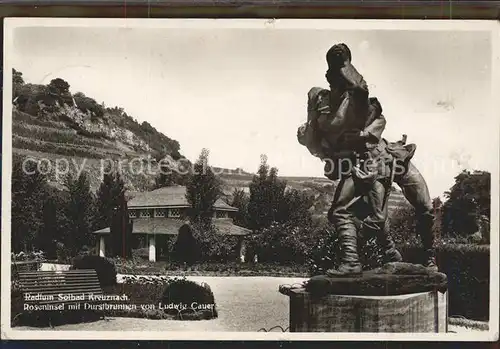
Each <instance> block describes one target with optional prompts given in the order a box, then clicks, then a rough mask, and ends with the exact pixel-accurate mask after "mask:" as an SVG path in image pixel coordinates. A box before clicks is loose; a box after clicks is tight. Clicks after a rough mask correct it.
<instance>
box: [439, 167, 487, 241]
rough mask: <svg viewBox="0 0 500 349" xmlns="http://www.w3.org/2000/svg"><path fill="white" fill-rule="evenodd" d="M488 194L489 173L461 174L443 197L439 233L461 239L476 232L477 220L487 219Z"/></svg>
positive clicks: (478, 226)
mask: <svg viewBox="0 0 500 349" xmlns="http://www.w3.org/2000/svg"><path fill="white" fill-rule="evenodd" d="M490 190H491V174H490V173H489V172H486V171H474V172H470V171H467V170H464V171H462V172H461V173H459V174H458V175H457V176H456V177H455V184H454V185H453V186H452V187H451V189H450V190H449V191H448V192H446V193H445V197H446V198H447V200H446V201H445V203H444V205H443V231H444V232H445V233H447V234H450V233H453V234H458V235H461V236H469V235H471V234H473V233H475V232H477V231H478V230H479V228H480V223H479V222H480V221H481V219H487V220H489V219H490V203H491V194H490ZM481 217H483V218H481Z"/></svg>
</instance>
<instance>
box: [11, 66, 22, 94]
mask: <svg viewBox="0 0 500 349" xmlns="http://www.w3.org/2000/svg"><path fill="white" fill-rule="evenodd" d="M23 85H24V79H23V73H21V72H20V71H17V70H15V69H12V99H13V100H14V101H15V100H16V99H17V98H18V97H19V94H20V92H21V88H22V87H23Z"/></svg>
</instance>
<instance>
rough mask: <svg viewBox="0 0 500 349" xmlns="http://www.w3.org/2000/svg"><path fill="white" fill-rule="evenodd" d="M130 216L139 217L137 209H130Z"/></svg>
mask: <svg viewBox="0 0 500 349" xmlns="http://www.w3.org/2000/svg"><path fill="white" fill-rule="evenodd" d="M128 216H129V218H137V211H136V210H129V211H128Z"/></svg>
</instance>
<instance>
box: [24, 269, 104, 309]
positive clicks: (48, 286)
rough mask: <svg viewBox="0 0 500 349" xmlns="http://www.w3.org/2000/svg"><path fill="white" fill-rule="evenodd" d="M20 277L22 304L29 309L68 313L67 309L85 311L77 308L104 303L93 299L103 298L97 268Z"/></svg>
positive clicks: (42, 272) (40, 272)
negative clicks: (34, 307)
mask: <svg viewBox="0 0 500 349" xmlns="http://www.w3.org/2000/svg"><path fill="white" fill-rule="evenodd" d="M18 276H19V281H18V282H19V288H20V290H21V292H22V293H23V298H24V300H23V302H24V304H27V305H29V306H44V307H52V308H53V309H57V310H62V309H59V308H57V306H59V307H64V310H68V307H69V310H72V309H73V310H80V309H83V308H77V307H78V306H80V307H81V305H82V304H83V303H97V302H101V303H102V300H100V299H99V297H97V298H94V297H93V296H102V295H103V291H102V288H101V285H100V283H99V279H98V277H97V273H96V271H95V270H94V269H88V270H87V269H81V270H69V271H36V272H20V273H19V274H18ZM72 305H73V306H74V307H73V308H71V306H72ZM47 311H48V312H49V313H54V311H51V310H47ZM49 317H50V316H49Z"/></svg>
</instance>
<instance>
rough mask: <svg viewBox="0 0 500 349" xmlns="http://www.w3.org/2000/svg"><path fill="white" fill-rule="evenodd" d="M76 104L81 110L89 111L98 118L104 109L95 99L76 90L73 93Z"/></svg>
mask: <svg viewBox="0 0 500 349" xmlns="http://www.w3.org/2000/svg"><path fill="white" fill-rule="evenodd" d="M73 98H74V99H75V103H76V106H77V107H78V109H80V110H81V111H82V112H84V113H86V112H87V111H89V112H90V113H91V115H92V116H93V117H97V118H100V117H102V116H103V115H104V111H105V109H104V108H103V107H102V106H101V105H100V104H99V103H97V102H96V100H95V99H93V98H90V97H87V96H86V95H85V94H84V93H83V92H77V93H75V94H74V95H73Z"/></svg>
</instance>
